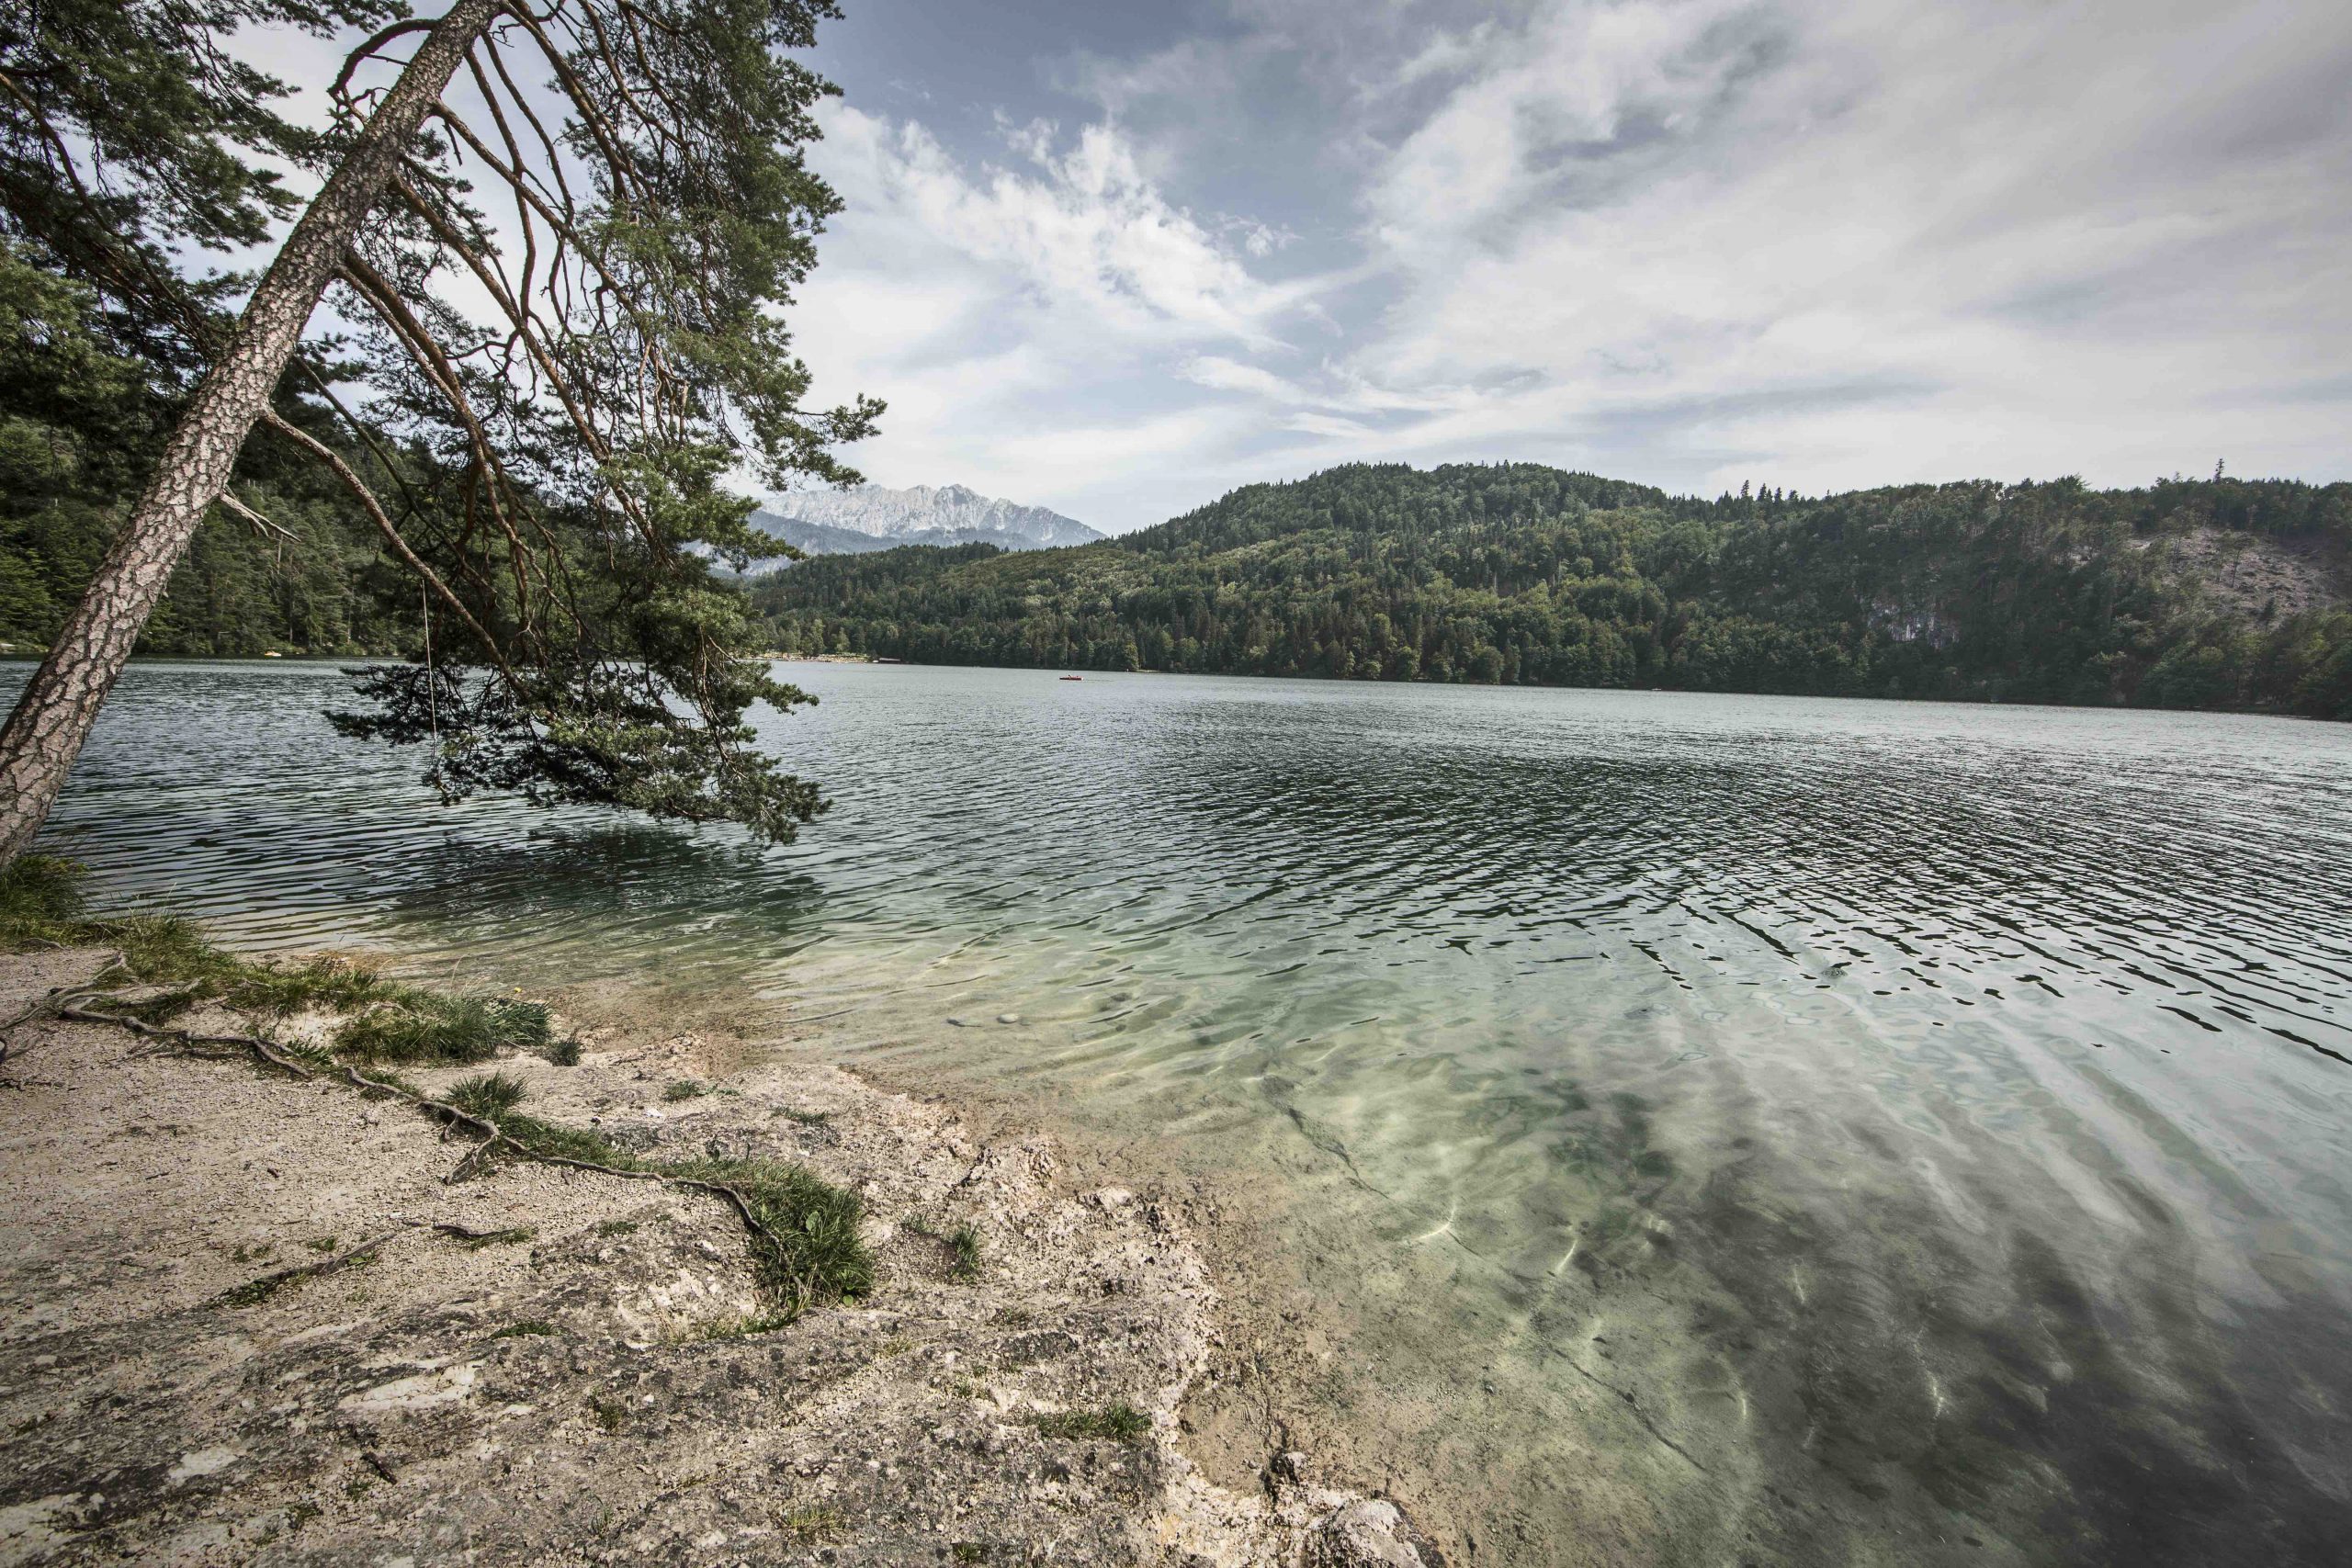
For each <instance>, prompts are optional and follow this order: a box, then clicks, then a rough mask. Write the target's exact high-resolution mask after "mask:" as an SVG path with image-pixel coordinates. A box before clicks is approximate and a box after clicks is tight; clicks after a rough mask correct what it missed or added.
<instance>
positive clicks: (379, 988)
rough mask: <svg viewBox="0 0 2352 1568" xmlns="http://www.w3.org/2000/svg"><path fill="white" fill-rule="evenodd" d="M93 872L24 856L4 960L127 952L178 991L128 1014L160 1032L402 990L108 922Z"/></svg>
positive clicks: (117, 920) (176, 923) (317, 963)
mask: <svg viewBox="0 0 2352 1568" xmlns="http://www.w3.org/2000/svg"><path fill="white" fill-rule="evenodd" d="M88 877H89V874H88V872H87V871H86V870H85V868H83V867H82V866H81V865H79V864H77V863H74V862H73V861H70V860H66V859H63V858H62V857H61V856H57V855H19V856H18V857H17V859H16V860H15V861H13V862H11V863H9V864H8V865H6V867H0V951H6V952H21V951H23V950H24V949H27V948H34V947H111V948H116V949H119V951H120V952H121V953H122V957H123V963H124V964H125V965H126V966H127V967H128V968H129V969H130V973H131V975H132V976H133V977H134V978H136V979H138V980H141V981H143V982H145V983H146V984H148V985H154V986H172V987H176V990H175V992H174V994H173V995H171V996H169V997H159V998H151V999H149V1000H147V1001H145V1002H141V1003H138V1004H131V1005H127V1006H126V1009H125V1010H126V1011H127V1012H129V1013H130V1014H131V1015H132V1016H136V1017H138V1019H139V1020H140V1021H141V1022H142V1023H149V1024H161V1023H163V1022H164V1021H167V1020H168V1019H170V1018H172V1017H174V1016H175V1015H177V1014H178V1013H182V1012H185V1011H187V1010H188V1009H189V1008H191V1007H194V1006H195V1005H196V1004H197V1003H198V1002H200V1001H209V1000H212V999H215V998H217V999H219V1000H221V1001H224V1002H227V1003H228V1004H229V1005H230V1006H232V1007H235V1008H241V1009H243V1010H247V1011H251V1012H265V1013H274V1014H278V1015H283V1014H286V1013H291V1012H299V1011H300V1010H303V1009H304V1008H311V1007H317V1008H330V1009H336V1010H347V1009H350V1008H354V1007H359V1006H362V1005H365V1004H367V1003H368V1002H371V1001H374V1000H377V999H378V998H381V997H383V996H385V995H387V994H388V993H389V992H390V991H392V990H394V989H396V987H391V986H390V985H389V984H388V983H387V982H385V981H384V980H382V979H380V978H379V977H378V976H377V975H376V974H375V972H374V971H373V970H371V969H369V968H368V967H367V966H366V965H365V964H355V963H352V962H350V961H348V960H345V959H341V958H311V959H306V960H304V961H302V962H300V963H298V964H269V963H263V962H259V961H256V960H254V959H249V958H241V957H239V956H237V955H236V954H235V953H230V952H227V951H226V950H224V949H222V948H220V947H218V946H215V945H214V944H213V942H211V940H210V939H209V938H208V937H207V936H205V934H204V932H203V931H202V930H201V929H200V928H199V927H198V926H197V925H196V924H195V923H194V922H193V921H190V920H186V919H181V918H179V917H178V916H176V915H158V914H153V913H134V914H126V915H118V916H113V917H110V918H107V919H92V918H91V917H90V916H89V914H88V912H87V908H86V900H85V896H84V892H83V887H84V884H85V883H86V882H87V880H88Z"/></svg>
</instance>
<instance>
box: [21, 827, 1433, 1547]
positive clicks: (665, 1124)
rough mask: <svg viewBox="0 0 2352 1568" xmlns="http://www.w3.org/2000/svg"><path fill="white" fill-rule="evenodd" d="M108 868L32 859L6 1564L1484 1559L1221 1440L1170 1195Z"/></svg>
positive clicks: (884, 1097) (24, 904)
mask: <svg viewBox="0 0 2352 1568" xmlns="http://www.w3.org/2000/svg"><path fill="white" fill-rule="evenodd" d="M81 881H82V878H81V875H80V873H79V870H78V868H76V867H74V865H72V864H71V863H67V862H63V861H60V860H57V859H55V858H53V857H48V856H27V857H22V858H20V859H19V860H18V861H17V863H14V864H13V865H11V866H10V867H8V868H7V869H6V871H5V872H0V1042H4V1043H0V1090H5V1092H0V1146H5V1147H6V1149H7V1151H8V1157H9V1159H10V1160H11V1164H12V1168H16V1169H18V1170H27V1171H29V1170H43V1171H48V1172H51V1173H52V1179H49V1180H46V1181H44V1182H41V1183H39V1184H37V1190H33V1191H31V1192H29V1193H28V1197H27V1199H26V1201H24V1202H22V1203H21V1204H19V1205H17V1207H16V1208H15V1209H14V1210H13V1211H12V1213H10V1215H9V1216H8V1217H7V1218H6V1220H0V1230H5V1231H6V1232H7V1233H8V1234H7V1235H6V1236H5V1238H0V1240H5V1243H6V1248H7V1256H8V1258H10V1262H9V1264H8V1265H7V1267H6V1269H5V1272H0V1294H5V1295H6V1298H7V1299H8V1300H9V1301H10V1303H11V1309H12V1310H11V1314H10V1317H11V1319H12V1324H13V1326H12V1327H11V1328H10V1329H9V1330H8V1331H6V1339H7V1341H8V1346H7V1348H8V1350H9V1353H10V1359H11V1362H12V1364H14V1365H15V1366H17V1369H18V1372H17V1375H16V1376H14V1377H12V1378H11V1379H9V1380H7V1382H6V1386H5V1387H0V1423H5V1426H6V1429H7V1430H8V1431H9V1433H10V1434H11V1436H10V1439H9V1441H10V1448H11V1453H12V1465H11V1470H12V1471H13V1472H14V1478H13V1479H12V1480H11V1481H10V1482H8V1483H5V1485H0V1557H5V1559H6V1561H9V1562H61V1563H63V1562H75V1563H81V1562H130V1561H143V1560H150V1559H152V1558H153V1557H154V1556H156V1555H168V1556H170V1557H172V1558H173V1560H175V1561H186V1562H223V1563H226V1562H247V1561H252V1560H254V1557H255V1555H256V1553H260V1554H263V1555H284V1554H288V1553H292V1554H297V1555H301V1556H304V1557H309V1556H312V1555H317V1554H325V1555H328V1556H334V1555H338V1554H345V1555H347V1554H352V1553H380V1552H386V1551H390V1552H395V1553H397V1552H401V1551H407V1552H411V1553H414V1554H416V1555H417V1556H418V1557H419V1559H420V1560H423V1559H424V1558H425V1557H427V1556H429V1555H432V1554H434V1553H436V1552H438V1551H447V1550H449V1549H451V1548H453V1547H454V1546H456V1545H458V1544H459V1543H462V1545H463V1546H464V1547H465V1548H466V1549H467V1550H468V1551H469V1560H471V1561H481V1562H545V1561H551V1560H552V1561H565V1562H630V1561H647V1560H660V1561H665V1562H682V1563H706V1562H707V1563H714V1564H715V1563H722V1562H740V1561H743V1560H745V1559H746V1558H747V1557H750V1558H756V1559H757V1560H760V1561H780V1562H801V1561H808V1562H818V1561H822V1562H842V1563H851V1562H854V1563H875V1564H883V1563H902V1562H931V1561H939V1562H989V1563H996V1562H1003V1563H1021V1562H1046V1561H1052V1562H1104V1563H1109V1562H1155V1563H1159V1562H1165V1563H1169V1564H1176V1563H1188V1564H1189V1563H1200V1562H1207V1563H1216V1564H1231V1565H1235V1568H1242V1565H1250V1568H1257V1565H1266V1568H1277V1565H1279V1568H1291V1565H1295V1564H1310V1563H1311V1564H1317V1565H1329V1568H1346V1565H1350V1564H1375V1563H1378V1564H1412V1563H1421V1564H1435V1563H1440V1562H1443V1561H1444V1556H1443V1554H1442V1551H1441V1549H1440V1548H1439V1547H1438V1546H1437V1545H1436V1543H1435V1542H1433V1541H1432V1540H1430V1539H1429V1538H1428V1537H1427V1536H1425V1535H1423V1534H1422V1533H1421V1531H1420V1530H1419V1529H1417V1528H1416V1527H1415V1526H1414V1525H1413V1524H1412V1523H1410V1522H1409V1521H1408V1519H1407V1518H1406V1517H1405V1516H1404V1515H1403V1514H1402V1512H1401V1511H1400V1510H1399V1509H1398V1508H1397V1506H1395V1505H1394V1504H1393V1503H1391V1502H1390V1501H1388V1500H1386V1499H1385V1498H1381V1497H1378V1496H1368V1495H1363V1494H1361V1493H1358V1492H1354V1491H1351V1490H1348V1489H1346V1488H1345V1487H1343V1486H1340V1485H1337V1484H1334V1483H1333V1482H1332V1479H1331V1478H1330V1477H1329V1476H1328V1475H1326V1474H1325V1473H1323V1472H1321V1471H1320V1469H1319V1467H1318V1466H1317V1464H1316V1462H1315V1461H1312V1460H1311V1459H1309V1458H1308V1456H1306V1455H1304V1454H1299V1453H1295V1452H1290V1451H1287V1444H1286V1443H1285V1442H1283V1440H1282V1433H1281V1431H1280V1424H1279V1422H1275V1421H1272V1415H1271V1409H1270V1410H1269V1413H1268V1414H1269V1424H1268V1428H1267V1430H1266V1431H1264V1432H1263V1433H1261V1434H1259V1435H1258V1439H1259V1442H1260V1448H1261V1450H1262V1451H1259V1450H1253V1451H1252V1453H1251V1454H1250V1455H1248V1456H1243V1457H1242V1458H1241V1459H1239V1460H1238V1461H1237V1456H1235V1455H1234V1454H1231V1453H1227V1452H1218V1453H1216V1454H1215V1455H1213V1456H1208V1457H1207V1458H1206V1461H1205V1462H1204V1464H1195V1462H1194V1461H1193V1458H1192V1457H1191V1456H1190V1455H1189V1454H1188V1453H1187V1452H1186V1451H1185V1449H1184V1447H1183V1433H1184V1431H1185V1430H1186V1425H1187V1424H1186V1423H1185V1421H1184V1418H1183V1416H1182V1407H1183V1405H1184V1404H1185V1402H1186V1400H1187V1399H1188V1397H1190V1396H1191V1395H1192V1394H1193V1393H1194V1391H1195V1387H1196V1385H1197V1384H1198V1383H1200V1382H1201V1381H1202V1380H1203V1379H1204V1378H1207V1379H1210V1380H1214V1379H1215V1378H1216V1376H1217V1373H1216V1371H1215V1370H1214V1359H1215V1357H1216V1354H1217V1348H1218V1347H1219V1346H1221V1345H1223V1344H1224V1343H1225V1342H1226V1339H1227V1335H1228V1333H1230V1332H1232V1330H1233V1325H1228V1324H1227V1323H1226V1322H1224V1321H1223V1314H1221V1312H1220V1305H1221V1299H1220V1296H1219V1293H1218V1292H1217V1290H1216V1286H1215V1284H1214V1282H1213V1280H1211V1278H1210V1276H1209V1272H1208V1269H1207V1267H1206V1265H1205V1264H1204V1261H1203V1258H1204V1253H1203V1251H1202V1249H1201V1248H1200V1247H1198V1246H1197V1245H1196V1244H1195V1242H1194V1240H1193V1237H1192V1235H1190V1234H1189V1232H1188V1230H1187V1219H1186V1215H1185V1213H1184V1212H1183V1209H1182V1205H1181V1204H1180V1203H1179V1202H1177V1201H1175V1200H1174V1199H1173V1198H1172V1197H1171V1195H1170V1194H1168V1193H1164V1192H1144V1193H1137V1192H1135V1191H1131V1190H1126V1189H1124V1188H1118V1187H1103V1188H1098V1189H1095V1190H1090V1191H1077V1190H1071V1186H1072V1183H1071V1181H1070V1179H1069V1177H1070V1174H1071V1172H1070V1168H1069V1167H1068V1166H1067V1165H1066V1164H1065V1163H1064V1162H1063V1161H1062V1160H1061V1159H1060V1157H1059V1156H1058V1155H1057V1148H1056V1146H1055V1145H1054V1143H1053V1141H1052V1140H1050V1139H1048V1138H1046V1137H1044V1136H1041V1135H1038V1134H1035V1133H1034V1132H1021V1133H1013V1134H1005V1135H1002V1136H992V1135H986V1134H979V1133H978V1132H977V1131H976V1126H975V1123H973V1122H970V1121H968V1120H967V1118H966V1117H965V1116H964V1115H963V1114H962V1113H960V1112H959V1111H957V1110H956V1108H955V1107H953V1106H949V1105H945V1104H943V1103H940V1102H938V1101H935V1100H926V1099H922V1098H919V1097H915V1096H910V1095H907V1094H903V1093H896V1092H890V1091H888V1090H885V1089H879V1088H877V1087H876V1086H875V1085H873V1084H871V1083H869V1082H867V1081H865V1080H864V1079H861V1078H858V1077H854V1076H852V1075H851V1074H850V1073H848V1072H845V1071H843V1070H842V1069H841V1068H839V1067H835V1066H823V1065H777V1064H775V1063H769V1062H760V1061H754V1062H752V1063H751V1064H749V1065H741V1064H738V1063H734V1062H730V1061H729V1060H727V1059H726V1058H725V1057H724V1055H723V1054H721V1053H718V1052H715V1051H714V1050H713V1049H712V1048H711V1046H710V1044H709V1043H708V1042H707V1041H706V1040H705V1039H703V1038H702V1037H701V1036H699V1035H696V1034H693V1033H683V1034H679V1033H673V1034H668V1035H666V1036H664V1035H663V1034H662V1033H661V1032H660V1031H659V1030H658V1028H653V1029H649V1028H647V1027H644V1026H643V1025H642V1024H641V1023H640V1022H625V1023H621V1024H614V1023H605V1022H590V1021H584V1020H575V1019H571V1018H567V1017H564V1016H563V1015H561V1014H560V1013H559V1012H558V1011H556V1010H554V1009H552V1008H550V1007H549V1006H548V1005H547V1004H545V1003H542V1002H539V1001H537V1000H533V999H529V998H522V997H519V996H514V995H495V994H488V993H453V992H450V991H447V990H444V989H438V988H432V987H422V986H416V985H413V984H410V983H408V982H405V981H401V980H398V979H392V978H388V977H386V976H383V975H381V974H380V973H379V972H378V971H377V970H375V969H374V968H372V967H370V966H369V965H368V964H364V963H361V962H356V961H354V960H352V959H349V958H346V957H341V956H335V955H322V956H312V957H305V958H298V959H292V960H255V959H249V958H245V957H243V956H240V955H237V954H234V953H229V952H226V951H224V950H222V949H220V948H219V947H217V946H215V945H214V944H212V943H211V942H209V941H208V940H207V939H206V938H205V937H204V935H203V933H202V932H201V931H199V930H198V928H197V927H195V926H193V925H192V924H190V923H188V922H187V921H185V920H182V919H176V918H174V917H170V916H167V915H160V914H154V913H133V914H127V915H119V916H113V917H108V918H93V917H92V916H90V915H89V914H88V913H87V912H86V911H85V909H84V908H83V905H82V899H81ZM1237 1462H1240V1463H1242V1464H1244V1465H1246V1467H1247V1468H1248V1469H1250V1470H1252V1471H1254V1472H1256V1483H1255V1484H1254V1485H1251V1486H1249V1487H1240V1488H1237V1487H1234V1486H1231V1485H1220V1484H1217V1483H1212V1482H1211V1481H1210V1480H1208V1479H1207V1474H1206V1472H1209V1471H1214V1472H1215V1473H1216V1474H1219V1475H1227V1476H1229V1475H1232V1474H1233V1473H1235V1466H1236V1463H1237Z"/></svg>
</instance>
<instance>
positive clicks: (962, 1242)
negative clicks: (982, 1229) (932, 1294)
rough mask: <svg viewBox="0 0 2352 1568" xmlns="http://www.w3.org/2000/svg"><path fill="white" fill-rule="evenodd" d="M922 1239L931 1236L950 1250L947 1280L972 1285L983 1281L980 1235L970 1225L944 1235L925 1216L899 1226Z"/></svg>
mask: <svg viewBox="0 0 2352 1568" xmlns="http://www.w3.org/2000/svg"><path fill="white" fill-rule="evenodd" d="M899 1224H902V1225H904V1226H905V1227H906V1228H907V1229H908V1230H910V1231H912V1232H913V1233H914V1234H915V1235H920V1236H928V1237H930V1238H931V1239H932V1240H933V1241H935V1242H937V1243H939V1244H940V1245H941V1246H942V1247H945V1248H946V1249H947V1253H948V1262H947V1276H948V1278H949V1279H951V1280H958V1281H960V1282H962V1283H965V1284H969V1283H971V1282H972V1281H973V1280H977V1279H978V1278H979V1277H980V1233H979V1232H978V1231H976V1230H974V1229H973V1228H972V1226H971V1224H970V1223H969V1222H964V1223H960V1224H957V1225H956V1228H955V1229H954V1230H951V1231H943V1230H941V1229H940V1228H939V1227H938V1226H936V1225H934V1224H932V1223H931V1222H930V1221H929V1220H926V1219H924V1218H923V1217H922V1215H921V1214H909V1215H908V1216H907V1217H906V1218H905V1219H903V1220H901V1221H900V1222H899Z"/></svg>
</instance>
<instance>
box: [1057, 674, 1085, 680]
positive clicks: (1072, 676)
mask: <svg viewBox="0 0 2352 1568" xmlns="http://www.w3.org/2000/svg"><path fill="white" fill-rule="evenodd" d="M1062 679H1063V680H1065V681H1083V680H1085V679H1086V677H1085V676H1083V675H1065V676H1063V677H1062Z"/></svg>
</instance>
